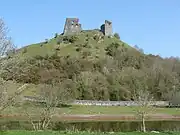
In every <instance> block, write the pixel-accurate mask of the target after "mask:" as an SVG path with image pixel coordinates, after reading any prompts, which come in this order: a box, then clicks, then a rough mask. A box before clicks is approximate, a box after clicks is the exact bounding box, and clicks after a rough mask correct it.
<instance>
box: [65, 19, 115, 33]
mask: <svg viewBox="0 0 180 135" xmlns="http://www.w3.org/2000/svg"><path fill="white" fill-rule="evenodd" d="M81 31H82V28H81V24H80V23H79V19H78V18H66V22H65V25H64V31H63V35H70V34H75V33H80V32H81ZM100 31H101V32H102V33H103V34H104V35H105V36H112V35H113V30H112V22H110V21H108V20H105V23H104V24H102V25H101V28H100Z"/></svg>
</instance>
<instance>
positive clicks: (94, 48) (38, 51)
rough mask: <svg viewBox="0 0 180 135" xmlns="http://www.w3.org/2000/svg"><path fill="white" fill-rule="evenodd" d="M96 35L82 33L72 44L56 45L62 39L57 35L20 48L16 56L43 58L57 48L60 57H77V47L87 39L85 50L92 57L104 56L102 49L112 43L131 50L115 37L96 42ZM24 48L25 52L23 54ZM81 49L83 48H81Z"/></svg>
mask: <svg viewBox="0 0 180 135" xmlns="http://www.w3.org/2000/svg"><path fill="white" fill-rule="evenodd" d="M96 34H98V35H102V33H101V32H99V31H95V30H91V31H84V32H82V33H79V34H78V35H77V37H78V39H77V40H76V41H75V42H74V43H70V44H69V43H61V44H60V45H58V44H57V42H58V40H59V39H61V38H63V36H62V35H59V36H58V37H57V38H52V39H50V40H49V41H48V43H43V41H42V42H41V43H36V44H31V45H27V46H25V47H23V48H21V50H20V53H18V55H20V56H22V57H31V56H36V55H40V56H45V55H47V54H48V55H51V54H54V52H55V51H56V50H55V48H56V47H57V46H59V47H60V50H59V51H58V54H59V55H60V56H66V55H71V56H76V57H78V56H79V55H80V53H79V52H77V51H76V48H77V45H80V46H81V45H83V44H84V43H85V42H86V40H85V39H86V38H88V39H89V40H88V44H89V46H90V48H87V49H88V51H90V52H91V53H92V57H94V56H97V55H98V56H99V57H103V56H104V55H105V51H104V48H106V47H107V46H108V45H110V44H111V43H113V42H116V43H119V44H120V45H122V44H124V45H125V47H128V48H131V47H130V46H129V45H128V44H126V43H124V42H123V41H121V40H119V39H117V38H115V37H112V38H109V37H106V36H105V37H104V39H103V40H102V42H98V41H96V40H95V39H93V37H94V35H96ZM25 48H26V52H24V53H23V51H24V49H25ZM81 48H83V47H82V46H81Z"/></svg>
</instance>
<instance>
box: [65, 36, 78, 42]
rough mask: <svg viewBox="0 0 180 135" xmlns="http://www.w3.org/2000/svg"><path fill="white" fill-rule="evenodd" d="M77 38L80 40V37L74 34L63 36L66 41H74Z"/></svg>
mask: <svg viewBox="0 0 180 135" xmlns="http://www.w3.org/2000/svg"><path fill="white" fill-rule="evenodd" d="M77 40H78V37H77V36H76V35H73V36H64V37H63V41H64V42H65V43H74V42H75V41H77Z"/></svg>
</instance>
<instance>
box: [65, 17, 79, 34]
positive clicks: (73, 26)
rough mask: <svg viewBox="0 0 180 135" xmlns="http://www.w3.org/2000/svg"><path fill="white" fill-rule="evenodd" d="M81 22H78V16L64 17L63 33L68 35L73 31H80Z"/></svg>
mask: <svg viewBox="0 0 180 135" xmlns="http://www.w3.org/2000/svg"><path fill="white" fill-rule="evenodd" d="M81 30H82V28H81V24H79V19H78V18H66V22H65V26H64V31H63V34H64V35H70V34H74V33H79V32H81Z"/></svg>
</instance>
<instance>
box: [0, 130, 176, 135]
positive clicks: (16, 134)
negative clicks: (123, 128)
mask: <svg viewBox="0 0 180 135" xmlns="http://www.w3.org/2000/svg"><path fill="white" fill-rule="evenodd" d="M179 134H180V133H179V132H165V133H159V134H158V135H179ZM0 135H157V133H141V132H125V133H123V132H119V133H101V132H97V133H89V132H51V131H46V132H44V131H40V132H30V131H4V132H0Z"/></svg>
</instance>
